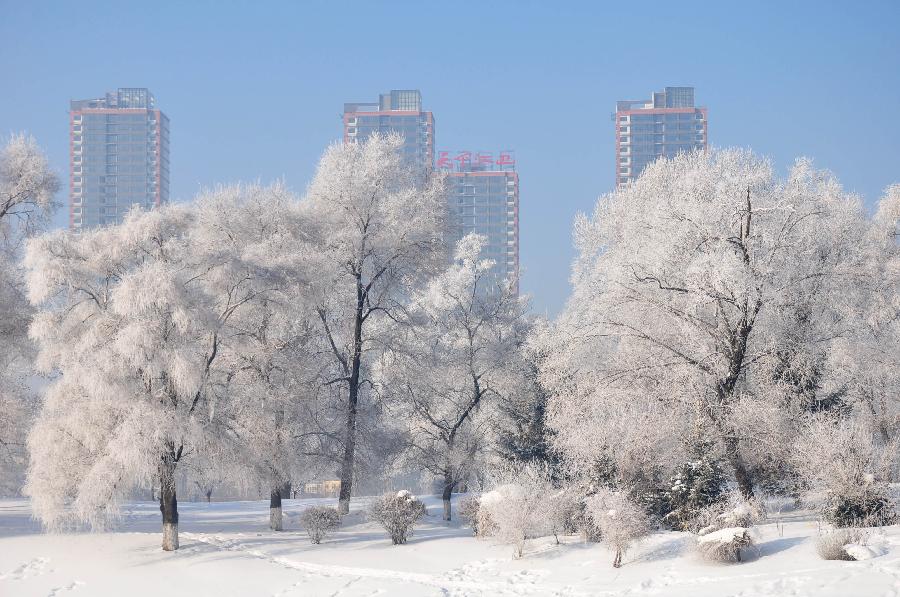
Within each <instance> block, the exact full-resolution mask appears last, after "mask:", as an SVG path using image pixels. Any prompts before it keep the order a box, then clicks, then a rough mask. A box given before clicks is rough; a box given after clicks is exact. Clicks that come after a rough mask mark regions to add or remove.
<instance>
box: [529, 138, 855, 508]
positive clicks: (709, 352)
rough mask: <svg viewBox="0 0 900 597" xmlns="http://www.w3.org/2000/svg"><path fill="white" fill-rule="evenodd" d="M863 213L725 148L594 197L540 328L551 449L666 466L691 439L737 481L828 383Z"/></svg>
mask: <svg viewBox="0 0 900 597" xmlns="http://www.w3.org/2000/svg"><path fill="white" fill-rule="evenodd" d="M866 226H867V223H866V219H865V214H864V212H863V209H862V206H861V204H860V201H859V200H858V199H857V198H856V197H855V196H852V195H848V194H847V193H845V192H844V191H843V189H842V188H841V186H840V185H839V184H838V182H837V181H836V180H835V179H834V177H833V176H831V175H830V174H828V173H827V172H822V171H817V170H815V169H814V168H813V167H812V166H811V164H810V163H809V162H808V161H804V160H801V161H798V162H797V164H796V165H795V166H794V167H793V169H792V170H791V173H790V175H789V176H788V178H787V179H786V180H784V181H780V180H778V179H776V178H775V176H774V175H773V173H772V168H771V166H770V164H769V163H768V162H767V161H766V160H763V159H760V158H758V157H756V156H754V155H752V154H750V153H749V152H746V151H741V150H724V151H711V152H697V153H691V154H682V155H679V156H678V157H676V158H674V159H671V160H659V161H657V162H655V163H654V164H652V165H651V166H649V167H648V168H647V169H646V170H645V172H644V174H643V175H642V176H641V178H640V179H639V180H637V181H636V182H635V183H634V184H632V185H629V186H627V187H625V188H622V189H619V190H617V191H615V192H614V193H612V194H610V195H607V196H605V197H603V198H601V199H600V200H599V202H598V203H597V206H596V209H595V211H594V214H593V216H592V217H586V216H581V217H579V219H578V220H577V222H576V225H575V236H576V241H577V244H578V248H579V256H578V258H577V260H576V262H575V266H574V270H573V285H574V289H573V294H572V297H571V298H570V299H569V302H568V304H567V306H566V308H565V310H564V312H563V314H562V315H561V317H560V319H559V321H558V322H557V324H556V326H555V329H554V330H553V331H552V332H551V333H550V334H548V335H547V337H546V338H545V344H546V345H548V346H552V347H553V349H552V350H551V355H550V356H549V357H548V359H547V360H546V362H545V364H544V366H543V368H542V381H543V382H544V383H545V384H546V385H547V386H548V387H549V388H551V390H552V392H553V394H554V399H553V400H551V404H550V420H551V424H552V426H553V428H554V429H555V431H556V432H557V434H556V445H557V447H558V448H559V450H560V452H562V453H563V455H564V456H565V457H566V458H567V461H568V462H569V463H570V464H572V465H573V466H574V467H575V468H577V469H581V470H588V469H590V468H592V467H593V466H595V465H596V463H597V462H601V461H609V462H611V463H612V464H613V465H614V468H615V470H616V474H617V475H619V476H625V477H628V476H634V475H636V474H638V475H641V474H642V475H645V476H646V475H647V474H648V472H653V471H657V472H656V473H654V474H655V475H656V474H664V475H666V476H668V474H670V473H671V472H672V470H673V469H674V467H676V466H677V465H678V464H680V463H682V462H686V461H688V457H689V454H688V450H689V447H690V445H691V444H692V443H694V442H695V441H696V440H697V439H698V436H699V439H704V440H709V441H712V442H714V443H715V445H716V446H717V448H718V449H720V450H721V451H722V453H723V455H724V457H725V459H726V461H727V462H728V464H729V467H730V469H731V473H732V474H733V475H734V477H735V479H736V480H737V483H738V485H739V486H740V488H741V490H742V492H744V493H745V494H746V495H752V493H753V491H754V483H755V477H756V474H757V472H756V471H757V470H758V469H759V468H761V467H765V466H767V464H768V463H769V462H771V461H773V460H780V461H785V460H786V459H787V456H788V454H787V450H788V447H789V446H790V444H791V441H790V438H791V437H793V435H794V433H795V432H796V428H795V425H794V424H793V422H794V421H796V420H797V418H798V417H800V416H801V414H802V413H803V412H808V411H809V410H810V405H811V404H815V403H823V404H827V403H830V402H833V400H834V398H835V396H836V393H839V392H840V389H839V388H837V387H835V386H834V383H833V377H834V376H833V371H831V370H830V369H829V368H828V367H827V366H826V364H827V362H828V358H829V355H830V351H831V346H832V344H833V342H834V339H835V338H838V337H843V336H846V335H847V334H848V333H849V329H848V328H849V323H848V321H847V319H846V317H844V314H845V313H846V312H848V311H849V310H851V309H853V308H854V299H853V293H852V291H851V290H852V288H853V287H854V285H855V284H857V283H859V282H860V280H861V279H862V278H864V277H865V275H866V274H865V269H864V268H863V267H862V263H861V259H863V255H864V253H865V252H864V251H862V250H861V249H860V244H861V243H863V242H864V238H865V233H866Z"/></svg>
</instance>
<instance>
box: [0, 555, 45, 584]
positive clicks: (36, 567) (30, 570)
mask: <svg viewBox="0 0 900 597" xmlns="http://www.w3.org/2000/svg"><path fill="white" fill-rule="evenodd" d="M49 562H50V558H35V559H33V560H31V561H28V562H25V563H24V564H21V565H20V566H18V567H17V568H15V569H14V570H12V571H11V572H7V573H6V574H0V580H6V579H10V580H24V579H26V578H31V577H33V576H40V575H41V574H45V573H46V572H48V570H47V564H48V563H49Z"/></svg>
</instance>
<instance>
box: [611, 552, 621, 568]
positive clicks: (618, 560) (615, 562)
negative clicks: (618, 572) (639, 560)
mask: <svg viewBox="0 0 900 597" xmlns="http://www.w3.org/2000/svg"><path fill="white" fill-rule="evenodd" d="M621 566H622V550H621V549H617V550H616V557H615V559H614V560H613V568H619V567H621Z"/></svg>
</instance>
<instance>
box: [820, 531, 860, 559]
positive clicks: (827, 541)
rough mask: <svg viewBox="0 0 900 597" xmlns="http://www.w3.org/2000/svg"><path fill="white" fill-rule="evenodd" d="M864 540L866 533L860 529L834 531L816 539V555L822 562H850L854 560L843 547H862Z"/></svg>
mask: <svg viewBox="0 0 900 597" xmlns="http://www.w3.org/2000/svg"><path fill="white" fill-rule="evenodd" d="M866 539H867V535H866V532H865V531H863V530H862V529H855V528H844V529H835V530H833V531H829V532H827V533H822V534H821V535H819V536H818V537H816V553H817V554H819V557H820V558H822V559H823V560H845V561H852V560H854V559H855V558H853V556H851V555H850V554H848V553H847V552H846V551H845V550H844V547H846V546H847V545H850V544H851V543H855V544H861V545H864V544H865V542H866Z"/></svg>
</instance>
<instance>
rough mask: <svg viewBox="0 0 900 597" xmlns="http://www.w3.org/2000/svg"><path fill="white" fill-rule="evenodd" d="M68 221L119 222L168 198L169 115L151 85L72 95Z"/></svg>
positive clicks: (81, 225)
mask: <svg viewBox="0 0 900 597" xmlns="http://www.w3.org/2000/svg"><path fill="white" fill-rule="evenodd" d="M69 148H70V165H69V172H70V175H69V227H70V228H71V229H72V230H74V231H80V230H84V229H88V228H92V227H95V226H103V225H106V224H116V223H119V222H121V221H122V217H123V216H124V215H125V214H126V213H127V212H128V211H129V210H130V209H131V208H132V207H133V206H135V205H139V206H141V207H142V208H144V209H151V208H153V207H158V206H159V205H161V204H162V203H166V202H167V201H168V200H169V119H168V117H166V115H165V114H163V113H162V112H161V111H160V110H158V109H157V108H156V101H155V99H154V98H153V94H151V93H150V91H149V90H148V89H143V88H120V89H119V90H117V91H116V92H115V93H107V94H106V97H103V98H99V99H87V100H74V101H72V102H70V111H69Z"/></svg>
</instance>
